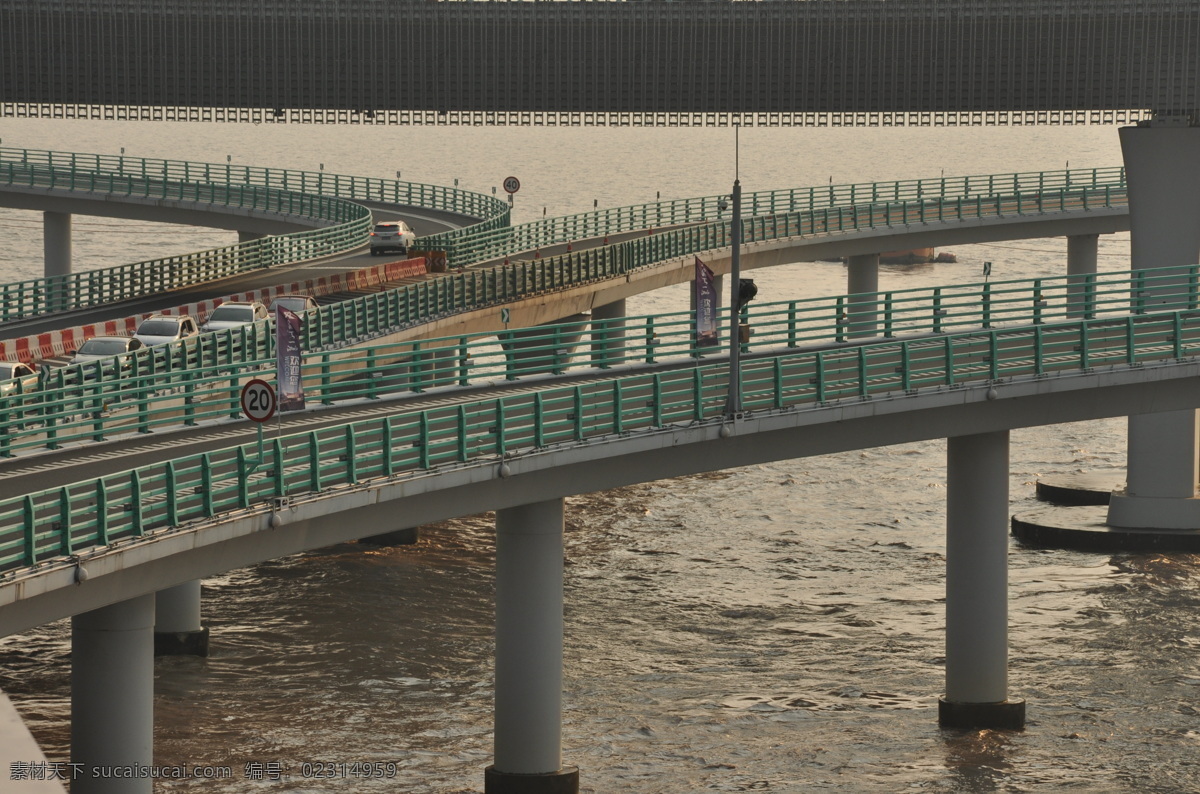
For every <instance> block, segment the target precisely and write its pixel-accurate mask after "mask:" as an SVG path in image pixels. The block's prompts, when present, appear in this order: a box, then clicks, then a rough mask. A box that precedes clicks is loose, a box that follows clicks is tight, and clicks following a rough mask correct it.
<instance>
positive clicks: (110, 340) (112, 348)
mask: <svg viewBox="0 0 1200 794" xmlns="http://www.w3.org/2000/svg"><path fill="white" fill-rule="evenodd" d="M143 347H145V345H143V344H142V343H141V341H140V340H138V339H136V338H134V337H132V336H93V337H92V338H91V339H89V340H87V341H86V342H84V343H83V344H82V345H80V346H79V349H78V350H76V351H74V352H73V354H72V355H71V363H72V364H87V363H89V362H92V361H100V362H103V361H105V360H108V359H114V358H115V357H116V356H121V355H124V354H125V353H132V352H133V351H135V350H141V349H142V348H143ZM99 366H101V367H104V371H105V372H108V373H110V374H114V375H115V374H116V373H117V369H118V365H117V364H116V362H115V361H114V362H113V365H112V366H111V367H108V366H106V365H105V364H104V363H101V364H99ZM120 369H129V359H125V360H124V361H123V362H122V363H121V364H120ZM96 371H97V370H92V369H91V368H88V374H87V377H93V376H94V375H95V372H96Z"/></svg>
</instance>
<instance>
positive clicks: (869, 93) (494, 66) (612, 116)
mask: <svg viewBox="0 0 1200 794" xmlns="http://www.w3.org/2000/svg"><path fill="white" fill-rule="evenodd" d="M1197 40H1200V6H1198V5H1197V4H1196V3H1195V2H1193V1H1192V0H1147V1H1146V2H1139V3H1137V4H1131V3H1128V2H1127V1H1126V0H1087V1H1085V2H1066V0H1057V1H1056V2H1045V0H1010V1H1009V2H1002V3H1001V2H994V0H888V2H881V0H806V1H805V2H799V1H798V0H788V1H783V2H712V1H707V0H706V1H701V0H696V1H695V2H665V1H664V0H647V1H646V2H636V3H635V2H587V3H583V2H553V3H523V2H511V3H504V2H466V3H459V2H423V3H417V2H383V0H324V1H323V2H319V0H286V2H285V0H245V2H236V3H235V2H229V0H124V1H123V2H120V3H115V2H112V3H110V2H97V0H9V2H6V3H4V4H3V8H0V115H2V116H33V117H58V118H73V117H97V118H133V119H179V120H193V119H194V120H210V119H211V120H227V121H268V122H269V121H278V122H338V123H362V124H395V123H399V124H404V123H408V124H446V123H456V124H618V125H621V124H674V125H726V124H744V125H759V124H764V125H888V124H897V125H899V124H922V125H923V124H947V125H949V124H1011V123H1038V124H1078V123H1088V122H1129V121H1136V120H1139V119H1142V118H1146V117H1148V116H1149V115H1150V114H1152V113H1157V114H1165V115H1182V114H1187V113H1191V112H1193V111H1195V110H1197V109H1200V47H1196V46H1195V42H1196V41H1197Z"/></svg>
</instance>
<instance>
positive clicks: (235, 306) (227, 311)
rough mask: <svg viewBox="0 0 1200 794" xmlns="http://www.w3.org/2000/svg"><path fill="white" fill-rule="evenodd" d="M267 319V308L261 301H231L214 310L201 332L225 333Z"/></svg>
mask: <svg viewBox="0 0 1200 794" xmlns="http://www.w3.org/2000/svg"><path fill="white" fill-rule="evenodd" d="M265 319H267V307H266V306H264V305H263V304H262V303H261V302H260V301H230V302H228V303H222V304H221V305H220V306H218V307H217V308H215V309H213V310H212V312H211V313H210V314H209V315H208V319H207V320H205V322H204V325H202V326H200V330H201V331H223V330H225V329H226V328H236V327H238V326H239V325H245V324H246V323H254V322H258V321H259V320H265Z"/></svg>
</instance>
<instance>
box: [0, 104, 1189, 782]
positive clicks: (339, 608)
mask: <svg viewBox="0 0 1200 794" xmlns="http://www.w3.org/2000/svg"><path fill="white" fill-rule="evenodd" d="M0 137H2V139H3V143H4V145H6V146H27V147H30V148H54V149H62V150H67V151H71V150H75V151H97V152H105V153H116V152H117V151H119V148H120V147H122V146H124V147H126V149H127V153H129V154H132V155H139V156H156V157H168V158H176V159H193V160H206V161H211V162H223V161H224V160H225V157H226V155H231V156H232V159H233V161H234V162H235V163H238V162H241V163H247V164H255V165H265V166H279V167H290V168H310V169H313V170H316V169H318V168H319V166H320V165H321V164H324V166H325V169H326V170H327V171H330V172H340V173H354V174H366V175H372V176H393V175H394V173H395V171H396V170H400V171H401V173H402V176H403V178H405V179H410V180H413V181H421V182H431V183H438V184H452V183H453V180H454V179H455V178H458V179H459V180H460V184H461V185H462V186H464V187H468V188H471V189H476V190H480V191H484V192H490V190H491V186H492V185H495V184H499V182H500V181H501V180H502V179H503V178H504V177H505V176H507V175H509V174H510V173H511V174H515V175H517V176H519V177H520V178H521V181H522V190H521V192H520V193H519V194H518V195H517V203H516V208H517V213H516V214H517V220H518V221H521V220H530V219H532V218H535V217H540V215H541V214H542V208H543V207H545V208H546V212H547V214H550V215H556V214H564V213H570V212H577V211H583V210H587V209H591V207H592V205H593V201H594V202H596V203H597V204H599V205H600V206H620V205H626V204H633V203H640V202H643V201H647V200H652V199H654V198H655V197H656V195H658V194H661V196H662V197H663V198H668V197H680V196H696V195H712V194H717V193H722V192H726V191H728V189H729V184H730V183H731V180H732V176H733V174H732V170H733V134H732V131H730V130H678V129H675V130H665V129H664V130H639V129H607V130H598V129H455V128H445V129H361V128H344V127H339V128H334V127H326V128H323V127H301V126H296V127H272V126H269V125H263V126H257V127H255V126H236V125H202V124H188V125H183V124H180V125H159V124H117V123H107V124H105V123H94V122H92V123H76V122H53V123H51V122H41V121H11V120H6V121H4V122H3V123H2V124H0ZM1068 162H1070V164H1071V165H1072V166H1074V167H1080V166H1089V167H1091V166H1097V167H1098V166H1108V165H1117V164H1119V163H1120V152H1119V147H1118V144H1117V135H1116V130H1115V129H1114V128H1105V127H1098V128H1082V129H1057V128H1024V129H1021V128H1014V129H961V130H932V129H917V130H904V129H863V130H763V129H751V130H745V131H743V132H742V135H741V156H740V168H741V173H740V177H741V180H742V184H743V186H744V187H745V189H746V190H759V189H771V188H781V187H790V186H807V185H812V184H827V183H828V181H829V179H830V178H831V177H832V179H833V181H835V182H849V181H867V180H876V179H894V178H917V177H929V176H938V175H939V174H940V173H942V172H943V171H944V173H945V174H946V175H948V176H949V175H963V174H968V173H998V172H1005V171H1013V170H1041V169H1055V168H1061V167H1064V166H1065V165H1066V164H1067V163H1068ZM39 221H40V217H39V216H37V215H35V214H32V213H20V212H14V211H0V230H2V232H3V234H4V235H5V240H6V244H5V246H3V247H0V277H2V278H4V279H5V280H13V279H17V278H27V277H33V276H36V275H37V273H38V270H39V268H40V254H41V240H40V234H39V229H38V224H39ZM75 224H76V246H75V250H76V255H77V259H78V260H79V265H80V266H89V265H91V266H102V265H109V264H119V263H123V262H128V261H137V260H141V259H149V258H153V257H157V256H163V255H166V254H169V253H177V252H181V251H189V250H196V249H200V248H204V247H209V246H216V245H225V244H229V243H231V242H233V241H234V240H233V239H232V235H229V234H227V233H224V232H217V231H212V230H201V229H189V228H185V229H178V228H174V227H166V226H160V225H153V224H133V223H124V222H118V221H109V220H105V219H86V218H77V219H76V222H75ZM951 250H952V251H953V253H955V254H957V255H958V258H959V263H958V264H939V265H929V266H919V267H885V268H884V269H883V272H882V273H881V284H882V287H883V288H884V289H897V288H904V287H909V286H911V287H918V286H926V285H931V284H939V283H965V282H970V281H975V280H979V278H980V275H981V273H980V269H981V264H982V262H984V261H993V262H995V267H994V270H993V278H1024V277H1030V276H1036V275H1059V274H1062V273H1063V272H1065V260H1066V242H1065V241H1064V240H1061V239H1060V240H1034V241H1022V242H1014V243H1005V244H999V245H990V246H963V247H960V248H956V249H951ZM1100 250H1101V268H1102V269H1114V270H1115V269H1121V268H1125V267H1128V238H1127V237H1126V236H1124V235H1120V236H1116V237H1113V238H1104V239H1102V240H1101V248H1100ZM751 275H752V276H753V277H754V278H755V279H756V281H757V282H758V284H759V286H760V300H775V299H779V300H782V299H785V298H792V297H805V296H814V295H823V294H833V293H836V292H838V291H839V290H842V289H844V283H845V271H844V268H843V267H842V266H841V265H839V264H836V263H810V264H799V265H791V266H787V267H782V268H777V269H774V270H770V271H755V272H754V273H753V274H751ZM686 301H687V294H686V290H685V289H683V288H674V289H668V290H663V291H661V292H659V293H655V294H653V295H648V296H644V297H641V298H638V299H636V300H633V301H631V302H630V304H631V305H630V311H631V312H634V313H650V312H659V311H674V310H679V309H681V308H684V307H686ZM1011 454H1012V464H1011V493H1012V499H1013V511H1014V512H1017V511H1019V510H1021V509H1022V508H1023V507H1024V506H1026V505H1028V504H1029V503H1030V502H1031V501H1032V499H1033V485H1034V482H1035V481H1036V480H1037V478H1038V477H1040V476H1043V475H1048V474H1053V473H1062V472H1075V471H1087V472H1098V473H1111V474H1112V476H1113V478H1114V480H1117V481H1119V480H1121V479H1122V478H1123V469H1122V466H1123V462H1124V422H1123V421H1120V420H1107V421H1099V422H1089V423H1080V424H1074V425H1066V426H1058V427H1054V428H1050V429H1033V430H1023V431H1017V432H1014V433H1013V434H1012V453H1011ZM944 498H945V445H944V442H940V441H934V442H926V443H921V444H912V445H905V446H897V447H887V448H879V449H868V450H862V451H859V452H848V453H843V454H839V455H831V456H824V457H815V458H807V459H800V460H794V461H786V462H780V463H774V464H769V465H762V466H754V467H749V468H743V469H736V470H731V471H723V472H716V473H712V474H707V475H703V476H695V477H687V478H681V479H676V480H670V481H663V482H655V483H647V484H643V485H639V486H635V487H629V488H624V489H620V490H616V491H610V492H605V493H599V494H588V495H582V496H578V497H575V498H572V499H570V500H568V505H567V568H566V592H567V600H566V693H565V698H564V704H565V714H564V756H565V760H566V761H567V762H568V763H572V764H575V765H578V766H579V767H580V769H581V772H582V781H583V785H584V788H585V790H588V791H594V792H616V791H622V792H645V793H646V794H660V793H661V794H667V793H668V792H671V793H674V792H689V791H776V792H807V791H814V790H833V791H842V792H860V791H863V792H867V791H869V792H876V791H877V792H895V791H909V790H923V791H935V792H985V791H1009V792H1025V791H1047V790H1059V791H1098V792H1110V791H1111V792H1126V791H1145V792H1179V791H1194V790H1200V712H1198V710H1197V708H1198V707H1197V705H1196V700H1197V695H1200V669H1197V659H1198V658H1200V655H1198V651H1200V647H1198V646H1200V631H1198V630H1197V629H1196V626H1195V623H1196V621H1195V614H1196V611H1197V607H1200V603H1198V602H1200V597H1198V595H1200V593H1198V589H1197V581H1198V580H1200V559H1198V558H1196V557H1192V556H1188V555H1171V556H1168V555H1161V556H1160V555H1117V556H1109V555H1098V554H1082V553H1075V552H1064V551H1042V550H1033V549H1028V548H1024V547H1021V546H1020V545H1017V544H1015V543H1014V544H1013V546H1012V548H1011V555H1010V568H1011V572H1010V579H1011V601H1010V620H1011V629H1010V646H1011V659H1010V690H1011V692H1012V693H1013V695H1014V696H1018V697H1023V698H1025V699H1026V700H1027V702H1028V716H1029V721H1028V727H1027V729H1026V730H1025V731H1024V732H1022V733H1004V732H990V731H982V732H958V731H941V730H939V729H938V728H937V724H936V722H937V711H936V707H937V697H938V695H939V694H940V693H941V691H942V687H943V682H944V669H943V641H944V632H943V625H944V601H943V596H944V578H943V577H944V553H945V546H944V523H945V518H944ZM401 523H403V522H402V521H401ZM371 529H372V531H381V530H385V529H389V527H373V528H371ZM492 557H493V535H492V519H491V516H473V517H464V518H461V519H458V520H455V521H451V522H447V523H445V524H442V525H438V526H435V527H429V528H426V529H425V530H424V532H423V535H422V539H421V541H420V542H419V543H418V544H417V545H415V546H406V547H394V548H385V547H374V546H369V545H366V544H348V545H344V546H337V547H333V548H328V549H321V550H318V551H314V552H312V553H309V554H303V555H298V556H295V557H290V558H287V559H283V560H276V561H272V562H269V563H265V564H262V565H258V566H254V567H252V568H248V569H244V570H238V571H231V572H228V573H226V574H224V575H222V576H219V577H216V578H213V579H210V580H207V581H206V582H205V619H206V622H207V623H208V624H209V625H210V626H211V628H212V655H211V656H210V657H209V658H207V659H195V658H171V659H160V660H158V662H157V663H156V670H157V674H156V692H157V698H156V724H157V727H156V754H157V757H156V761H157V762H158V763H161V764H181V763H187V764H215V765H229V766H231V767H232V768H233V769H234V770H235V779H234V780H233V781H230V782H208V781H206V782H198V781H193V782H165V781H164V782H160V783H159V785H158V786H157V788H156V790H157V791H161V792H200V791H204V792H219V793H223V792H242V791H246V790H250V789H253V790H256V791H257V790H262V791H297V792H299V791H304V792H323V791H347V792H350V791H354V792H357V791H364V792H370V791H405V792H431V793H433V792H437V793H439V794H441V793H444V792H466V791H479V790H482V777H483V773H482V768H483V767H484V766H486V765H487V764H488V763H489V762H490V759H491V734H490V728H491V694H492V693H491V683H492V670H491V652H492V636H491V620H492V561H493V559H492ZM68 634H69V625H68V624H67V623H66V622H61V623H59V624H55V625H52V626H48V627H43V628H41V629H38V630H36V631H31V632H28V633H26V634H24V635H21V636H18V637H14V638H10V639H8V640H6V641H5V642H4V643H3V645H0V687H3V689H4V690H5V691H6V692H8V693H9V694H10V696H11V697H12V698H13V700H14V701H15V702H16V703H17V705H18V707H19V708H20V709H21V711H22V713H23V714H24V715H25V716H26V718H27V719H28V721H29V722H30V724H31V726H32V728H33V730H34V732H35V733H36V735H37V736H38V738H39V739H40V740H41V741H42V743H43V745H44V746H45V747H46V749H47V752H48V754H49V755H50V756H51V757H52V758H54V759H62V760H65V759H66V756H67V749H68V748H67V744H68V735H69V726H68V708H69V703H68V698H69V665H68V652H69V642H68ZM255 761H257V762H264V763H265V762H280V763H282V764H286V765H290V766H291V768H292V772H293V775H294V776H293V778H292V779H291V780H288V781H278V782H273V781H261V782H255V783H250V782H248V781H246V780H245V779H243V777H242V773H243V770H244V767H245V764H246V763H248V762H255ZM315 761H333V762H355V761H388V762H394V763H396V764H397V768H398V770H399V777H398V778H397V779H396V780H391V781H365V780H361V779H350V778H345V779H331V780H303V779H300V777H299V775H298V774H297V772H298V771H299V769H300V765H301V764H302V763H304V762H315Z"/></svg>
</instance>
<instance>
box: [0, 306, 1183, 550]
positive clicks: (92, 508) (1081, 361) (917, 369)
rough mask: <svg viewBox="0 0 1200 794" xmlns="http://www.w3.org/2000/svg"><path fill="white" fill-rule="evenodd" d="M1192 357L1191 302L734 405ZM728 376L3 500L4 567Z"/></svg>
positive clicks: (911, 360)
mask: <svg viewBox="0 0 1200 794" xmlns="http://www.w3.org/2000/svg"><path fill="white" fill-rule="evenodd" d="M1197 354H1200V318H1198V317H1196V316H1195V313H1194V312H1192V311H1190V310H1180V311H1164V312H1159V313H1151V314H1146V315H1141V316H1138V315H1128V316H1125V317H1119V318H1103V319H1079V320H1074V321H1065V322H1058V323H1054V324H1051V325H1032V326H1026V327H1022V328H1014V329H1006V330H983V329H980V330H974V331H963V332H959V333H953V334H944V335H939V336H935V337H931V338H925V339H904V340H888V341H881V342H872V343H870V344H864V345H861V346H848V347H840V348H833V349H816V350H798V351H787V352H786V353H784V354H782V355H778V356H768V357H764V358H758V359H749V360H745V361H744V364H743V373H742V384H743V404H744V405H745V407H746V409H747V410H750V411H781V410H807V409H816V408H820V407H821V406H823V405H825V404H827V403H829V402H831V401H835V400H839V399H855V400H861V399H870V398H873V397H877V396H899V395H905V394H911V393H913V392H914V391H916V390H919V389H923V388H929V387H937V388H954V387H958V386H962V385H964V384H968V383H984V382H991V381H997V380H1002V379H1010V378H1023V377H1032V376H1043V375H1047V374H1050V373H1055V372H1071V371H1075V372H1079V371H1087V370H1090V369H1092V368H1095V367H1100V366H1117V367H1119V366H1133V365H1137V364H1143V363H1146V362H1150V361H1174V360H1179V359H1183V358H1186V357H1192V356H1195V355H1197ZM726 375H727V372H726V367H725V366H724V365H723V364H704V363H699V364H697V365H696V366H692V367H685V368H676V369H672V370H667V371H658V372H648V373H647V372H641V373H631V374H627V375H626V376H624V377H619V378H612V379H608V380H601V381H594V382H590V383H587V384H584V385H578V386H565V387H564V386H560V387H551V388H547V389H544V390H540V391H537V392H536V393H527V394H519V395H514V396H511V397H501V398H499V399H491V400H484V401H475V402H464V403H459V404H457V405H449V406H441V407H436V408H430V409H428V410H421V411H412V412H408V413H404V412H398V413H397V414H395V415H391V416H388V417H386V418H383V419H376V420H369V421H364V422H358V423H354V424H347V425H343V426H340V427H334V428H329V429H325V430H320V431H314V432H309V433H302V434H298V435H292V436H287V437H284V438H280V439H277V440H274V441H272V442H271V443H270V444H269V445H267V447H266V448H265V449H264V452H263V456H262V458H261V459H259V457H258V452H257V450H256V449H255V447H254V446H253V445H245V446H241V447H236V448H231V449H226V450H220V451H217V452H209V453H204V454H201V455H192V456H187V457H182V458H176V459H173V460H170V461H167V462H165V463H159V464H153V465H149V466H143V467H140V468H137V469H134V470H131V471H127V472H121V473H117V474H112V475H108V476H105V477H101V478H97V479H94V480H89V481H85V482H80V483H75V484H72V485H67V486H63V487H60V488H54V489H51V490H47V491H42V492H38V493H31V494H27V495H24V496H18V497H12V498H7V499H2V500H0V571H16V570H18V569H22V568H28V567H30V566H34V565H37V564H39V563H42V562H45V561H48V560H51V559H55V558H62V557H64V556H66V555H73V554H79V553H82V552H85V551H87V550H89V549H92V548H95V547H99V546H106V545H111V544H113V543H114V542H117V541H121V540H125V539H130V538H137V537H140V536H142V535H144V534H146V533H148V532H152V531H155V530H159V529H162V528H168V527H174V526H178V525H179V524H182V523H185V522H193V521H202V520H205V519H211V518H213V517H215V516H217V515H219V514H221V513H224V512H228V511H233V510H244V509H247V508H250V507H252V506H255V505H268V504H271V503H272V502H273V500H275V499H280V498H285V497H287V498H292V499H295V498H303V497H308V496H315V495H318V494H320V493H321V492H323V491H327V490H329V489H332V488H343V487H347V486H356V485H361V484H363V483H365V482H366V481H368V480H376V479H379V478H391V477H398V476H405V475H416V474H421V473H424V472H429V471H432V470H439V469H453V468H459V467H463V466H478V465H487V464H494V463H495V462H496V461H498V460H501V459H504V458H505V457H509V456H513V455H520V454H524V453H529V452H534V451H537V450H539V449H545V448H548V447H565V446H571V445H580V444H587V443H589V442H592V441H597V440H601V439H611V438H615V437H619V436H622V435H626V434H631V433H645V432H664V431H666V432H669V431H670V430H671V429H672V428H673V427H676V426H687V425H692V424H694V423H697V422H709V421H720V417H721V415H722V413H723V406H724V402H725V397H726V389H727V384H726Z"/></svg>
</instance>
